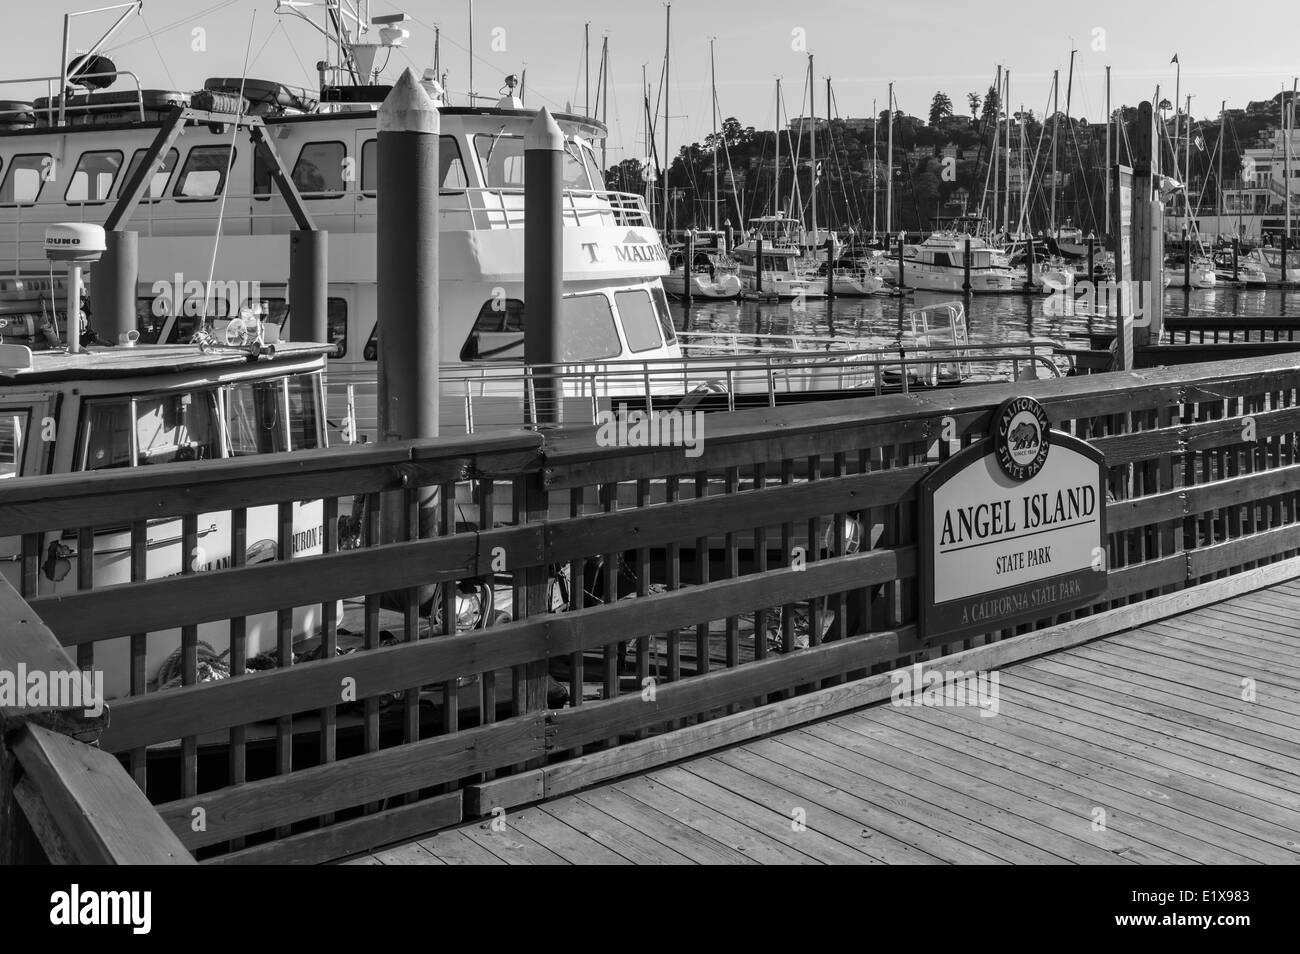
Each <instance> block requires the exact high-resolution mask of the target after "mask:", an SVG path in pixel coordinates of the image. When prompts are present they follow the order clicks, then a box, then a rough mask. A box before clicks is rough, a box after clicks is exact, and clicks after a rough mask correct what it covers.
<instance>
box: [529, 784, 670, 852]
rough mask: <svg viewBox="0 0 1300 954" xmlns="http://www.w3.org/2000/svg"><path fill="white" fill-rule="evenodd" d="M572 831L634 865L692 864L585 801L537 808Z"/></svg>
mask: <svg viewBox="0 0 1300 954" xmlns="http://www.w3.org/2000/svg"><path fill="white" fill-rule="evenodd" d="M538 807H539V808H541V810H542V811H544V812H546V813H547V814H548V815H552V816H554V817H555V818H558V819H559V820H560V821H562V822H564V823H565V824H566V825H568V826H570V827H571V828H576V829H577V830H578V831H581V832H585V833H586V835H587V837H588V838H590V839H592V840H593V841H596V842H599V843H600V844H602V845H604V846H605V847H606V848H608V849H609V850H610V851H613V852H616V853H617V854H618V855H619V856H621V857H622V858H625V859H626V860H627V861H629V862H631V863H632V864H638V865H689V864H693V862H692V861H691V860H690V859H689V858H687V857H686V856H685V855H683V854H681V853H680V852H677V851H674V850H673V849H672V848H670V847H668V846H667V845H663V844H660V843H659V842H657V841H655V840H654V839H653V838H651V837H650V836H649V835H647V834H645V833H644V832H641V831H638V830H637V829H635V828H633V827H632V826H631V825H628V824H627V823H625V822H623V821H621V820H619V819H618V818H615V817H614V816H613V815H609V814H607V813H605V812H603V811H601V810H600V809H599V808H596V807H595V806H594V805H591V804H589V803H588V802H584V801H583V800H582V799H580V798H577V797H573V796H570V797H569V798H561V799H558V800H556V801H554V802H546V803H544V804H542V805H539V806H538Z"/></svg>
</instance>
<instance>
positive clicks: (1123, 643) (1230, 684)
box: [349, 580, 1300, 864]
mask: <svg viewBox="0 0 1300 954" xmlns="http://www.w3.org/2000/svg"><path fill="white" fill-rule="evenodd" d="M1297 649H1300V581H1294V580H1293V581H1289V582H1282V583H1279V584H1277V585H1274V586H1272V587H1269V588H1267V589H1262V590H1257V591H1254V592H1250V593H1246V594H1244V595H1240V596H1236V597H1233V598H1231V599H1228V600H1225V601H1223V602H1220V603H1215V604H1212V605H1209V606H1206V607H1203V608H1200V609H1196V610H1194V611H1191V612H1186V613H1183V614H1181V615H1177V616H1170V617H1168V618H1165V619H1161V620H1159V621H1156V622H1150V623H1146V624H1143V625H1141V626H1139V627H1137V628H1134V629H1129V630H1127V631H1125V632H1121V633H1118V634H1116V635H1112V636H1108V637H1106V638H1104V639H1099V640H1095V641H1092V642H1088V643H1084V644H1083V645H1078V646H1075V647H1073V648H1069V649H1065V650H1061V651H1058V652H1055V653H1051V654H1048V655H1043V656H1039V657H1037V658H1032V659H1027V660H1024V661H1021V662H1017V663H1015V664H1013V665H1010V666H1008V667H1007V668H1005V669H1002V670H1000V672H999V685H998V707H997V714H996V715H995V716H993V717H986V716H982V715H981V713H980V710H979V709H978V708H974V707H965V708H960V707H948V708H927V707H906V708H905V707H898V706H893V705H891V704H890V703H889V702H888V700H886V701H884V702H881V703H877V704H875V705H872V706H869V707H867V708H863V709H859V710H857V711H853V712H849V713H847V714H844V715H840V716H838V717H835V718H831V719H827V720H824V721H820V722H816V723H813V724H810V725H807V726H804V727H801V728H797V729H793V730H790V731H785V732H781V733H778V734H775V735H770V736H767V737H764V738H758V739H755V740H753V741H749V742H746V743H744V744H741V745H736V746H734V747H731V748H726V749H721V750H718V751H715V752H712V753H710V754H707V755H702V756H700V757H696V758H691V759H688V760H686V761H681V762H678V763H676V764H673V765H668V766H665V767H661V768H657V769H653V770H650V771H647V772H645V773H644V774H640V775H635V776H631V777H627V778H623V779H621V780H617V781H613V782H610V783H607V784H601V785H597V786H594V787H590V788H587V789H585V790H582V791H578V792H575V793H573V794H569V795H565V796H562V797H559V798H555V799H552V800H549V801H544V802H541V803H539V804H535V805H531V806H529V807H525V808H522V809H518V810H510V811H508V812H506V814H505V815H504V816H503V820H504V822H505V825H504V830H494V827H493V824H492V820H491V819H490V818H488V819H482V820H480V821H478V822H475V823H472V824H467V825H462V826H460V827H457V828H454V829H450V830H446V831H443V832H440V833H438V834H436V835H433V836H430V837H427V838H423V839H420V840H416V841H411V842H408V843H406V844H403V845H400V846H398V847H392V848H388V849H386V850H382V851H377V852H374V853H371V854H368V855H365V856H363V857H359V858H356V859H353V860H352V861H351V862H349V863H354V864H355V863H360V864H473V863H483V864H580V863H609V864H628V863H630V864H691V863H695V864H713V863H737V864H790V863H794V864H819V863H821V864H835V863H841V864H942V863H990V864H996V863H1052V864H1063V863H1076V864H1161V863H1172V864H1188V863H1203V864H1250V863H1282V864H1294V863H1296V862H1300V653H1297ZM1252 691H1253V696H1252ZM1247 700H1252V701H1247ZM797 820H802V821H803V822H804V826H803V828H802V830H798V829H799V826H798V825H797V824H796V821H797ZM497 828H498V829H499V828H501V824H500V821H498V823H497Z"/></svg>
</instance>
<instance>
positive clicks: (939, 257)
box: [933, 252, 952, 266]
mask: <svg viewBox="0 0 1300 954" xmlns="http://www.w3.org/2000/svg"><path fill="white" fill-rule="evenodd" d="M933 261H934V264H936V265H940V266H944V265H951V264H952V258H951V257H950V256H949V255H948V253H947V252H935V253H934V259H933Z"/></svg>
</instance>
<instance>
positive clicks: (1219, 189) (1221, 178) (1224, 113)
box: [1214, 99, 1228, 234]
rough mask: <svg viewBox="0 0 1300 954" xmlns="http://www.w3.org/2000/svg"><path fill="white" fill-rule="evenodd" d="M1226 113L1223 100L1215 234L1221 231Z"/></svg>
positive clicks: (1225, 101)
mask: <svg viewBox="0 0 1300 954" xmlns="http://www.w3.org/2000/svg"><path fill="white" fill-rule="evenodd" d="M1227 112H1228V101H1227V100H1226V99H1225V100H1223V101H1222V102H1221V103H1219V175H1218V178H1219V185H1218V188H1217V189H1215V190H1214V191H1215V192H1217V193H1218V195H1219V221H1218V222H1216V223H1215V229H1214V231H1215V233H1216V234H1218V233H1220V232H1222V231H1223V133H1224V127H1225V125H1226V123H1225V119H1226V114H1227Z"/></svg>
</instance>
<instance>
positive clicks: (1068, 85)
mask: <svg viewBox="0 0 1300 954" xmlns="http://www.w3.org/2000/svg"><path fill="white" fill-rule="evenodd" d="M1078 52H1079V51H1078V50H1071V51H1070V71H1069V72H1068V73H1067V74H1066V78H1065V128H1066V131H1067V132H1068V131H1069V129H1070V105H1071V102H1072V98H1073V96H1074V54H1075V53H1078ZM1073 138H1074V137H1073V135H1071V139H1073ZM1076 144H1077V143H1076ZM1074 195H1075V199H1074V206H1075V207H1074V213H1075V217H1076V218H1077V217H1078V214H1079V198H1078V196H1079V192H1078V190H1077V189H1076V190H1075V193H1074Z"/></svg>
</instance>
